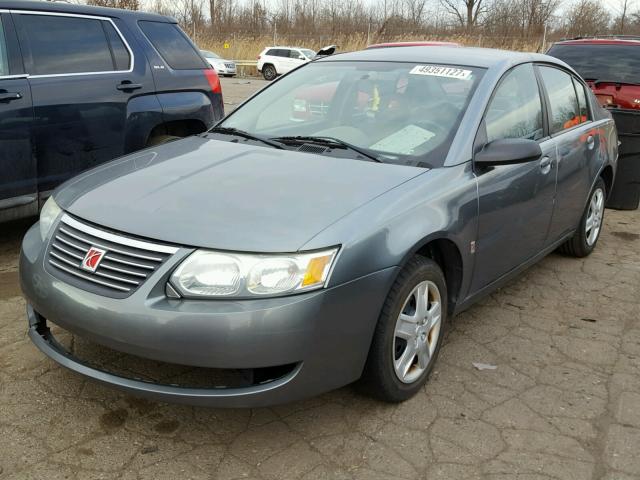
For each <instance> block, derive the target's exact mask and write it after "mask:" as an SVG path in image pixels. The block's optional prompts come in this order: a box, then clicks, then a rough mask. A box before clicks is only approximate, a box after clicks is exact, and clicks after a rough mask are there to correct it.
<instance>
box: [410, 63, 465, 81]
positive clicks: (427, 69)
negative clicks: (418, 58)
mask: <svg viewBox="0 0 640 480" xmlns="http://www.w3.org/2000/svg"><path fill="white" fill-rule="evenodd" d="M409 73H410V74H411V75H429V76H431V77H445V78H458V79H460V80H467V79H468V78H469V77H470V76H471V74H472V73H473V72H472V71H471V70H464V69H462V68H456V67H445V66H440V65H416V66H415V67H413V68H412V69H411V71H410V72H409Z"/></svg>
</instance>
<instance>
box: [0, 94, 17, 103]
mask: <svg viewBox="0 0 640 480" xmlns="http://www.w3.org/2000/svg"><path fill="white" fill-rule="evenodd" d="M21 98H22V95H20V94H19V93H18V92H0V102H11V101H13V100H20V99H21Z"/></svg>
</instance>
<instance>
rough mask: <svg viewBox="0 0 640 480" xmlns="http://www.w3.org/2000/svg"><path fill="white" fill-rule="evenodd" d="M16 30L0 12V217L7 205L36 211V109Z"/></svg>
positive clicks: (25, 210)
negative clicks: (34, 116)
mask: <svg viewBox="0 0 640 480" xmlns="http://www.w3.org/2000/svg"><path fill="white" fill-rule="evenodd" d="M26 77H27V76H26V75H25V74H24V70H23V66H22V59H21V57H20V51H19V49H18V45H17V39H16V37H15V30H14V28H13V24H12V22H11V17H10V15H9V14H8V13H2V14H0V172H2V175H1V176H0V218H2V211H3V210H7V209H8V208H15V207H23V208H24V210H23V213H24V214H29V213H36V212H37V209H38V202H37V181H36V179H37V170H36V163H35V159H34V157H33V155H32V144H31V128H32V122H33V109H32V104H31V91H30V89H29V83H28V81H27V78H26Z"/></svg>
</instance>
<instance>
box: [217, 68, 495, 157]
mask: <svg viewBox="0 0 640 480" xmlns="http://www.w3.org/2000/svg"><path fill="white" fill-rule="evenodd" d="M483 74H484V70H483V69H478V68H470V67H456V66H446V65H429V64H422V63H399V62H398V63H396V62H345V61H332V62H327V61H324V62H317V63H310V64H308V65H307V66H305V67H303V68H300V69H298V70H296V71H295V72H293V73H291V74H290V75H287V76H285V77H283V78H282V79H281V80H278V81H277V82H275V83H273V84H272V85H271V86H269V87H268V88H266V89H265V90H263V91H262V92H260V93H259V94H258V95H256V96H255V97H253V98H252V99H250V100H249V101H248V102H247V103H245V104H244V105H243V106H241V107H240V108H238V109H237V110H236V111H234V112H233V113H232V114H230V115H229V116H228V117H227V118H226V119H225V120H224V121H223V122H222V123H221V124H220V126H224V127H229V128H236V129H238V130H242V131H245V132H250V133H252V134H254V135H258V136H260V137H262V138H272V139H273V138H276V139H277V138H280V137H292V136H305V137H309V136H311V137H331V138H334V139H339V140H341V141H343V142H348V143H349V144H351V145H353V146H356V147H358V148H359V149H362V150H363V151H367V152H369V153H371V154H372V155H374V156H376V157H377V158H379V159H380V160H381V161H384V162H392V163H401V164H407V165H423V164H425V163H426V164H427V165H429V166H439V165H442V164H443V163H444V159H445V157H446V154H447V152H448V151H449V147H450V145H451V142H452V141H453V137H454V135H455V133H456V131H457V129H458V125H459V124H460V121H461V119H462V116H463V114H464V112H465V110H466V107H467V104H468V103H469V100H470V98H471V96H472V95H473V92H474V90H475V88H476V86H477V84H478V81H479V79H480V78H481V77H482V75H483Z"/></svg>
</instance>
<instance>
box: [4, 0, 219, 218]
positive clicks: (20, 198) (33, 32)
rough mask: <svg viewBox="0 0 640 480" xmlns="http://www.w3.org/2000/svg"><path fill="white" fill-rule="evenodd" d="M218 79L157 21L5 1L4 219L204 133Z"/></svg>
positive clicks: (167, 21)
mask: <svg viewBox="0 0 640 480" xmlns="http://www.w3.org/2000/svg"><path fill="white" fill-rule="evenodd" d="M223 115H224V107H223V103H222V91H221V88H220V82H219V80H218V77H217V75H216V73H215V71H214V70H213V69H211V68H210V67H209V65H208V64H207V63H206V62H205V60H204V59H203V58H202V57H201V56H200V54H199V52H198V51H197V49H196V48H195V46H194V45H193V43H192V42H191V41H190V40H189V38H188V37H187V36H186V35H185V34H184V32H182V30H180V28H179V27H178V25H177V24H176V22H175V20H173V19H171V18H167V17H164V16H161V15H154V14H147V13H138V12H131V11H126V10H117V9H111V8H97V7H86V6H78V5H70V4H66V3H57V2H35V1H33V2H32V1H4V0H0V221H4V220H9V219H13V218H19V217H25V216H29V215H33V214H36V213H37V211H38V208H39V206H40V205H41V204H42V200H43V198H46V197H47V196H48V195H49V193H50V192H51V191H52V190H53V189H54V188H55V187H56V186H57V185H58V184H60V183H62V182H63V181H64V180H67V179H68V178H70V177H72V176H74V175H76V174H77V173H79V172H81V171H83V170H85V169H87V168H89V167H92V166H95V165H97V164H100V163H103V162H105V161H107V160H111V159H113V158H115V157H118V156H120V155H123V154H125V153H129V152H132V151H135V150H138V149H141V148H144V147H146V146H150V145H155V144H158V143H162V142H164V141H167V140H169V139H172V138H175V137H183V136H187V135H191V134H195V133H199V132H203V131H205V130H206V129H208V128H209V127H211V126H212V125H213V124H214V123H215V122H216V121H217V120H218V119H220V118H222V117H223Z"/></svg>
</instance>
